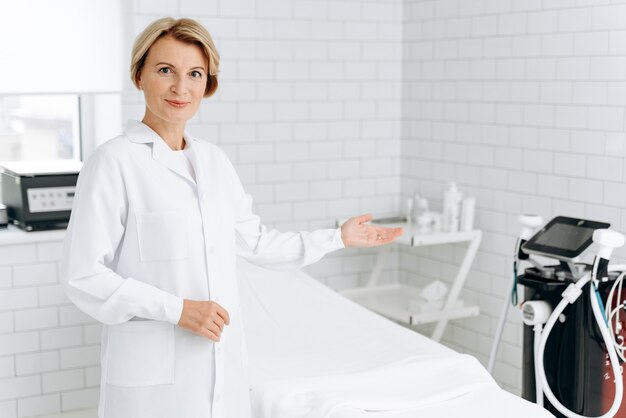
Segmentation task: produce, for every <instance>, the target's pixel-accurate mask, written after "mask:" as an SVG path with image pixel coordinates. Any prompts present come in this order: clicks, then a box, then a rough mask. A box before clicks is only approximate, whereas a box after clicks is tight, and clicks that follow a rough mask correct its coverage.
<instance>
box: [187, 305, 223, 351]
mask: <svg viewBox="0 0 626 418" xmlns="http://www.w3.org/2000/svg"><path fill="white" fill-rule="evenodd" d="M229 323H230V317H229V316H228V312H226V309H224V308H222V307H221V306H220V305H218V304H217V303H215V302H212V301H209V300H207V301H200V300H189V299H185V300H184V301H183V313H182V314H181V316H180V320H179V321H178V326H179V327H181V328H184V329H186V330H188V331H191V332H193V333H194V334H197V335H200V336H202V337H207V338H208V339H210V340H213V341H215V342H218V341H219V340H220V336H221V335H222V331H223V330H224V326H225V325H228V324H229Z"/></svg>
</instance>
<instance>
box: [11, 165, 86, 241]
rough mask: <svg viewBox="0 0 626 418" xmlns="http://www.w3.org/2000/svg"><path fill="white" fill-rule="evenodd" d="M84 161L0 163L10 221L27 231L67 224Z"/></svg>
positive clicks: (60, 226)
mask: <svg viewBox="0 0 626 418" xmlns="http://www.w3.org/2000/svg"><path fill="white" fill-rule="evenodd" d="M81 167H82V163H81V162H80V161H74V160H58V161H32V162H31V161H15V162H6V163H2V165H0V171H1V172H0V181H1V182H2V202H3V203H4V204H5V205H6V206H7V212H8V217H9V221H10V222H11V223H13V224H14V225H16V226H18V227H20V228H22V229H23V230H25V231H37V230H47V229H62V228H65V227H67V224H68V222H69V219H70V212H71V209H72V204H73V202H74V192H75V190H76V181H77V180H78V173H79V171H80V169H81Z"/></svg>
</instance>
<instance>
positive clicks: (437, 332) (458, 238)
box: [337, 220, 482, 341]
mask: <svg viewBox="0 0 626 418" xmlns="http://www.w3.org/2000/svg"><path fill="white" fill-rule="evenodd" d="M342 223H343V222H342V221H341V220H338V221H337V225H341V224H342ZM376 225H377V226H381V227H402V228H404V234H403V235H402V236H400V237H398V238H397V239H396V240H395V241H394V242H395V243H396V244H399V245H407V246H409V247H422V246H427V245H442V244H455V243H464V242H467V243H468V246H467V250H466V251H465V256H464V257H463V260H462V261H461V263H460V264H459V268H458V271H457V273H456V276H455V277H454V280H453V281H452V287H451V288H450V290H449V291H448V294H447V295H446V297H445V301H441V303H440V305H439V306H436V307H433V306H432V304H431V305H429V306H425V305H424V304H421V305H420V304H419V303H417V304H416V302H418V301H420V300H421V297H420V292H421V289H419V288H416V287H413V286H409V285H404V284H395V285H380V284H379V283H378V281H379V279H380V275H381V273H382V271H383V268H384V266H385V262H386V259H387V257H388V255H389V252H390V251H391V250H390V248H391V246H390V245H384V246H382V247H380V249H379V251H378V254H377V255H376V263H375V264H374V268H373V269H372V272H371V274H370V278H369V280H368V282H367V285H366V286H365V287H361V288H356V289H348V290H344V291H342V292H341V294H343V295H344V296H346V297H348V298H349V299H351V300H353V301H355V302H357V303H358V304H360V305H363V306H364V307H366V308H368V309H370V310H372V311H374V312H376V313H378V314H380V315H383V316H386V317H388V318H390V319H393V320H395V321H398V322H402V323H405V324H408V325H411V326H414V325H420V324H427V323H431V322H436V323H437V325H436V326H435V329H434V331H433V334H432V339H433V340H435V341H440V340H441V337H442V336H443V333H444V330H445V328H446V325H447V324H448V321H450V320H452V319H459V318H467V317H470V316H476V315H478V314H479V313H480V309H479V307H478V306H464V303H463V301H461V300H459V294H460V292H461V289H462V287H463V285H464V284H465V279H466V278H467V275H468V273H469V269H470V267H471V265H472V262H473V261H474V258H475V257H476V253H477V251H478V247H479V245H480V241H481V239H482V232H481V231H480V230H473V231H465V232H443V231H437V230H422V229H419V228H417V226H416V225H412V224H408V223H406V222H402V223H385V224H376ZM426 307H427V308H429V309H424V308H426ZM433 308H434V309H433Z"/></svg>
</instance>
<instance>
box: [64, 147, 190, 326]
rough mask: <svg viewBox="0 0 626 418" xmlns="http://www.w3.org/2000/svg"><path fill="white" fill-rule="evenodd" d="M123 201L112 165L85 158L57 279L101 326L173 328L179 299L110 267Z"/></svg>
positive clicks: (119, 235) (122, 219) (120, 226)
mask: <svg viewBox="0 0 626 418" xmlns="http://www.w3.org/2000/svg"><path fill="white" fill-rule="evenodd" d="M127 211H128V201H127V198H126V192H125V188H124V182H123V179H122V175H121V172H120V169H119V168H118V164H117V163H116V162H115V161H114V159H113V158H112V157H110V156H108V155H106V154H104V153H102V152H96V154H94V155H93V156H92V158H90V159H89V160H87V161H86V162H85V164H84V166H83V168H82V170H81V173H80V175H79V178H78V183H77V185H76V195H75V198H74V205H73V208H72V215H71V219H70V223H69V226H68V229H67V233H66V236H65V241H64V243H63V257H62V275H61V276H62V281H63V285H64V289H65V291H66V293H67V295H68V297H69V298H70V300H71V301H72V302H74V304H76V306H77V307H78V308H79V309H81V310H82V311H84V312H85V313H87V314H88V315H90V316H92V317H93V318H95V319H96V320H98V321H100V322H103V323H105V324H118V323H122V322H125V321H128V320H130V319H131V318H133V317H135V316H136V317H140V318H146V319H153V320H159V321H167V322H170V323H172V324H177V323H178V321H179V319H180V315H181V313H182V306H183V300H182V299H181V298H179V297H177V296H175V295H172V294H170V293H168V292H165V291H163V290H161V289H159V288H157V287H154V286H152V285H149V284H147V283H144V282H142V281H139V280H136V279H133V278H131V277H121V276H120V275H119V274H117V273H116V272H115V271H113V270H112V269H111V268H110V266H111V265H112V263H113V260H114V258H115V253H116V251H117V248H118V246H119V244H120V241H121V239H122V236H123V235H124V228H125V223H126V215H127Z"/></svg>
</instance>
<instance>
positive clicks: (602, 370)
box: [518, 265, 626, 418]
mask: <svg viewBox="0 0 626 418" xmlns="http://www.w3.org/2000/svg"><path fill="white" fill-rule="evenodd" d="M551 267H552V268H553V269H554V270H552V271H549V273H557V274H558V276H561V279H557V278H547V277H546V273H545V272H540V271H539V270H538V269H536V268H534V267H533V268H529V269H526V271H525V273H524V275H522V276H520V277H519V278H518V282H519V283H520V284H521V285H523V286H524V300H526V301H529V300H544V301H547V302H548V303H550V304H551V305H552V307H553V308H555V307H556V305H557V304H558V303H559V302H560V301H561V299H562V296H561V293H563V291H564V290H565V289H566V288H567V286H569V284H570V283H572V279H571V276H570V278H566V277H563V276H564V274H563V273H564V270H565V269H566V267H564V266H562V265H561V266H559V265H556V266H551ZM557 274H555V275H554V277H557ZM550 275H551V274H550ZM611 285H612V281H610V282H606V283H601V284H600V287H599V290H600V294H601V297H602V299H603V302H604V303H606V300H607V298H608V293H609V291H610V288H611ZM588 286H589V285H587V286H586V287H585V288H584V289H583V294H582V295H581V296H580V297H579V298H578V300H577V301H576V302H575V303H574V304H571V305H569V306H568V307H567V308H565V311H564V312H563V315H562V317H561V320H559V321H557V323H556V324H555V326H554V328H553V330H552V332H551V333H550V336H549V337H548V341H547V344H546V349H545V352H544V367H545V371H546V377H547V379H548V382H549V383H550V388H551V389H552V392H553V393H554V395H555V396H556V397H557V399H559V401H560V402H561V403H562V404H563V405H564V406H566V407H567V408H568V409H570V410H571V411H574V412H576V413H578V414H580V415H585V416H599V415H602V414H603V413H605V412H606V411H607V410H608V409H609V408H610V406H611V404H612V402H613V395H614V393H615V386H614V381H613V373H612V370H611V366H610V364H609V362H608V355H607V352H606V350H605V347H604V342H603V340H602V336H601V334H600V331H599V329H598V327H597V324H596V321H595V318H594V315H593V311H592V307H591V302H590V300H589V293H588V292H589V289H588ZM534 339H535V334H534V330H533V327H531V326H528V325H524V342H523V346H524V350H523V364H522V397H523V398H524V399H526V400H529V401H531V402H536V392H535V365H534V360H535V359H534V348H533V347H534ZM544 407H545V408H546V409H547V410H548V411H550V412H551V413H552V414H554V416H556V417H557V418H561V417H565V416H564V415H562V414H561V413H560V412H558V411H557V410H556V408H554V406H552V405H551V404H550V402H549V401H548V400H547V398H545V396H544ZM619 412H620V413H622V412H623V411H622V410H620V411H619ZM616 416H618V417H619V416H623V417H626V415H621V414H617V415H616Z"/></svg>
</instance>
